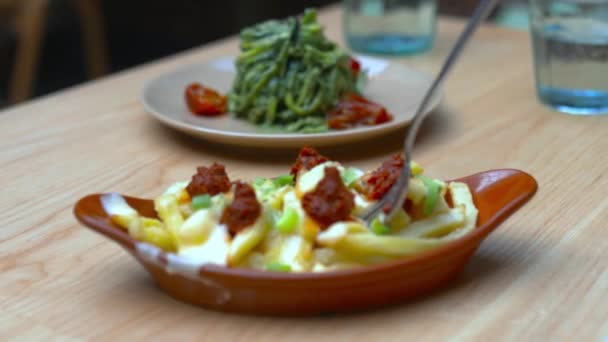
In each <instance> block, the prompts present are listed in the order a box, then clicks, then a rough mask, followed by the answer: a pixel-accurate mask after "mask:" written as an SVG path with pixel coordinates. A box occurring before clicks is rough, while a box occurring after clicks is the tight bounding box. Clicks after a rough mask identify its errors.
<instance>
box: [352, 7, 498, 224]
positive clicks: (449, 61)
mask: <svg viewBox="0 0 608 342" xmlns="http://www.w3.org/2000/svg"><path fill="white" fill-rule="evenodd" d="M497 2H498V0H481V1H480V2H479V4H478V5H477V7H476V8H475V11H474V12H473V15H472V16H471V19H469V22H468V23H467V26H466V27H465V29H464V31H462V33H461V34H460V37H458V40H457V41H456V44H454V47H453V48H452V51H450V54H449V55H448V57H447V58H446V60H445V62H444V63H443V66H442V67H441V70H440V71H439V74H438V75H437V77H436V78H435V80H433V83H432V84H431V87H430V88H429V89H428V90H427V92H426V94H425V95H424V98H423V100H422V102H421V103H420V105H419V107H418V109H417V110H416V115H415V116H414V119H413V120H412V123H411V125H410V128H409V129H408V132H407V135H406V138H405V141H404V145H403V153H404V155H405V163H404V165H403V172H402V173H401V175H400V176H399V178H398V179H397V181H396V182H395V184H393V186H392V187H391V188H390V190H389V191H388V192H387V193H386V195H385V196H384V197H383V198H382V199H381V200H380V201H378V202H377V203H376V204H375V205H373V206H372V207H371V208H369V209H368V210H367V211H365V212H364V213H363V214H362V215H360V218H361V219H363V220H364V221H365V222H366V223H367V224H368V225H369V224H371V221H372V220H374V219H375V218H379V219H380V220H381V222H383V223H386V222H388V221H390V220H391V219H392V218H393V216H394V215H395V214H396V213H397V212H398V210H399V208H401V207H402V206H403V202H404V201H405V198H406V196H407V190H408V185H409V184H408V183H409V179H410V161H411V153H412V148H413V147H414V142H415V140H416V135H417V134H418V129H419V128H420V124H421V123H422V121H423V119H424V118H425V116H426V115H425V114H426V106H427V105H428V102H429V101H430V100H431V99H432V98H433V95H434V94H435V91H436V90H437V89H438V88H439V86H440V85H441V83H442V82H443V80H444V79H445V77H446V76H447V74H448V72H449V71H450V69H451V67H452V66H453V65H454V64H455V63H456V60H457V59H458V57H459V56H460V53H461V52H462V50H464V47H465V45H466V43H467V42H468V41H469V38H471V36H472V35H473V33H474V32H475V30H476V29H477V27H478V26H479V24H480V23H482V22H483V21H484V20H485V19H486V18H487V17H488V15H489V14H490V12H491V11H492V9H493V8H494V6H495V5H496V3H497ZM388 208H390V209H388ZM387 209H388V210H387ZM381 213H384V214H385V215H380V214H381Z"/></svg>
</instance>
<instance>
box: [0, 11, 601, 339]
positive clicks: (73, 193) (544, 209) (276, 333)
mask: <svg viewBox="0 0 608 342" xmlns="http://www.w3.org/2000/svg"><path fill="white" fill-rule="evenodd" d="M320 20H321V21H322V22H323V23H324V24H325V25H326V26H327V33H328V34H329V36H330V37H331V38H333V39H337V40H340V41H341V40H342V35H341V32H340V27H341V24H340V12H339V11H338V10H337V9H336V8H330V9H328V10H325V11H324V12H323V13H322V15H321V18H320ZM462 25H463V22H462V21H460V20H454V19H448V18H443V19H442V20H441V22H440V32H439V36H438V39H437V42H436V46H435V48H434V49H433V50H432V52H430V53H428V54H425V55H420V56H416V57H411V58H407V59H403V63H406V64H408V65H411V66H414V67H417V68H420V69H423V70H426V71H429V72H434V71H435V70H436V69H437V68H438V67H439V65H440V63H441V61H442V59H443V57H444V56H445V54H446V52H447V51H448V49H449V48H450V47H451V44H452V42H453V41H454V40H455V38H456V36H457V35H458V33H459V31H460V29H461V28H462ZM236 52H237V41H236V40H235V39H233V38H231V39H227V40H224V41H220V42H216V43H213V44H210V45H207V46H204V47H201V48H196V49H193V50H191V51H187V52H184V53H182V54H179V55H176V56H172V57H169V58H166V59H163V60H160V61H157V62H154V63H151V64H148V65H144V66H141V67H138V68H135V69H132V70H129V71H126V72H123V73H120V74H117V75H114V76H110V77H106V78H103V79H101V80H99V81H95V82H91V83H88V84H85V85H83V86H80V87H76V88H73V89H69V90H67V91H63V92H60V93H57V94H53V95H51V96H48V97H45V98H42V99H39V100H37V101H33V102H29V103H25V104H23V105H20V106H17V107H14V108H11V109H9V110H7V111H4V112H0V167H1V168H0V184H1V185H2V189H1V190H0V272H1V273H0V340H7V339H8V338H21V339H31V340H39V341H46V340H51V339H57V340H82V339H87V340H88V339H95V340H116V339H121V340H127V339H129V340H148V339H150V338H154V339H164V340H178V341H182V340H194V339H197V340H218V341H233V340H243V341H244V340H281V341H300V340H305V341H324V340H328V341H367V340H381V341H389V340H396V341H407V340H420V341H433V340H455V341H458V340H479V341H488V340H491V341H495V340H511V341H524V340H527V341H541V340H542V341H544V340H564V341H570V340H575V339H577V340H581V341H602V340H604V339H605V338H606V336H608V305H607V304H608V270H607V267H608V231H607V230H606V222H607V221H608V198H607V197H608V196H606V195H607V193H608V192H607V189H608V175H607V171H608V153H607V152H608V116H604V117H574V116H568V115H564V114H559V113H556V112H553V111H550V110H548V109H546V108H544V107H542V106H541V105H540V104H539V103H538V102H537V100H536V98H535V94H534V87H533V72H532V65H531V60H532V59H531V52H530V42H529V38H528V35H527V34H526V33H524V32H515V31H509V30H504V29H499V28H495V27H491V26H485V27H483V28H482V29H481V31H479V32H478V34H477V35H476V38H475V40H474V41H473V42H472V44H470V46H469V48H468V50H467V51H466V52H465V56H464V57H463V58H462V60H461V61H460V62H459V64H458V65H457V67H456V68H455V70H454V72H453V74H452V75H451V77H450V78H449V80H448V82H447V83H446V89H445V94H446V96H445V99H444V102H443V104H442V105H441V107H440V109H439V110H437V111H436V112H435V113H434V114H433V115H432V116H431V117H429V118H428V119H427V122H426V123H425V125H424V127H423V131H422V133H421V136H420V138H419V140H418V143H417V146H416V151H415V157H416V159H417V160H418V161H419V162H421V163H422V164H424V165H425V166H426V169H427V172H428V173H429V174H430V175H431V176H434V177H441V178H455V177H459V176H462V175H467V174H471V173H474V172H476V171H481V170H486V169H492V168H504V167H510V168H519V169H523V170H525V171H527V172H529V173H531V174H533V175H534V176H535V177H536V179H537V180H538V182H539V184H540V190H539V192H538V193H537V195H536V196H535V197H534V198H533V199H532V201H531V202H530V203H529V204H528V205H526V206H525V207H524V208H523V209H521V210H520V211H519V212H517V213H516V214H515V215H514V216H513V217H511V218H510V219H509V220H508V221H507V222H505V223H504V224H503V225H502V226H501V227H500V228H499V229H498V231H497V232H495V233H494V234H493V235H492V236H490V238H489V239H488V240H487V241H486V242H485V243H484V244H483V245H482V248H481V250H480V251H479V252H478V253H477V254H476V255H475V256H474V258H473V260H472V262H471V263H470V264H469V266H468V267H467V268H466V271H465V273H464V274H463V275H462V276H461V277H460V279H459V281H458V282H457V283H456V285H454V286H452V287H451V288H449V289H447V290H444V291H441V292H439V293H436V294H433V295H431V296H428V297H425V298H422V299H419V300H415V301H413V302H410V303H407V304H405V305H398V306H392V307H389V308H386V309H382V310H376V311H371V312H367V313H362V314H356V315H335V316H323V317H316V318H308V319H286V318H272V317H252V316H240V315H231V314H223V313H218V312H213V311H207V310H204V309H200V308H197V307H193V306H189V305H186V304H183V303H180V302H177V301H175V300H173V299H171V298H170V297H168V296H167V295H165V294H164V293H163V292H161V291H160V290H159V289H158V288H157V287H156V286H155V285H154V283H153V282H152V281H151V279H150V278H149V276H148V275H147V273H146V272H145V271H144V270H143V269H141V268H140V266H139V265H138V264H136V263H135V262H134V261H133V260H132V259H131V258H130V257H128V256H127V254H126V253H125V252H124V251H123V250H121V249H120V248H119V247H118V246H117V245H115V244H113V243H112V242H110V241H109V240H106V239H105V238H103V237H101V236H100V235H96V234H93V233H91V231H89V230H88V229H85V228H83V227H82V226H80V225H79V224H78V223H77V222H76V220H75V219H74V217H73V216H72V211H71V210H72V206H73V204H74V202H75V201H76V199H77V198H80V197H82V196H83V195H85V194H88V193H94V192H108V191H119V192H122V193H125V194H132V195H134V196H138V197H151V196H154V195H156V194H158V193H159V192H160V191H162V190H163V189H164V188H165V187H167V186H168V185H169V184H171V183H172V182H174V181H175V180H179V179H187V178H188V177H189V176H190V175H191V174H192V172H193V170H194V168H195V166H197V165H201V164H207V163H210V162H212V161H219V162H222V163H224V164H226V165H227V168H228V170H229V174H230V176H231V177H233V178H238V177H247V178H248V177H252V176H254V175H261V176H269V175H275V174H278V173H282V172H284V170H286V169H287V167H288V165H289V164H290V162H291V160H292V159H293V157H294V155H295V151H286V152H276V151H266V150H252V149H250V150H244V149H236V148H232V147H224V146H218V145H212V144H209V143H205V142H201V141H198V140H194V139H192V138H188V137H185V136H183V135H181V134H179V133H176V132H173V131H172V130H170V129H168V128H165V127H163V126H161V125H160V124H159V123H157V122H156V121H154V120H153V119H151V118H150V117H149V116H147V115H146V114H145V113H144V112H143V109H142V107H141V105H140V104H139V102H138V95H139V92H140V89H141V86H142V84H143V83H144V82H145V81H146V80H147V79H149V78H151V77H154V76H156V75H158V74H159V73H161V72H165V71H169V70H171V69H173V68H175V67H177V66H180V65H182V64H185V63H196V62H199V61H203V60H207V59H210V58H214V57H218V56H223V55H226V54H234V53H236ZM402 133H403V132H399V133H396V134H393V135H389V136H385V137H382V138H381V139H377V140H374V141H370V142H369V144H366V146H365V148H362V146H361V145H360V144H359V145H356V146H348V145H346V146H341V147H336V148H329V149H323V150H322V152H323V153H325V154H327V155H329V156H331V157H334V158H336V159H339V160H342V161H344V162H345V163H346V164H348V165H356V166H359V167H362V168H371V167H374V166H375V165H377V164H378V163H379V162H380V161H381V160H382V159H383V158H386V157H387V156H388V155H389V154H391V153H393V152H395V151H397V150H398V149H399V147H400V144H401V143H400V138H401V136H400V134H402Z"/></svg>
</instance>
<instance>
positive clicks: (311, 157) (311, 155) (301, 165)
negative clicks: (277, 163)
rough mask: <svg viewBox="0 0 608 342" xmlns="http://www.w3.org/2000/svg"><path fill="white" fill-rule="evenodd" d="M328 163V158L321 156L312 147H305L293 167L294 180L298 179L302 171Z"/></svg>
mask: <svg viewBox="0 0 608 342" xmlns="http://www.w3.org/2000/svg"><path fill="white" fill-rule="evenodd" d="M326 161H328V159H327V157H325V156H323V155H321V154H320V153H319V152H317V150H315V149H314V148H312V147H309V146H305V147H303V148H302V149H301V150H300V153H299V154H298V157H297V158H296V161H295V163H293V165H292V166H291V174H292V175H293V177H294V179H295V178H297V177H298V173H299V172H300V170H302V169H304V170H310V169H312V168H313V167H315V166H317V165H319V164H323V163H325V162H326Z"/></svg>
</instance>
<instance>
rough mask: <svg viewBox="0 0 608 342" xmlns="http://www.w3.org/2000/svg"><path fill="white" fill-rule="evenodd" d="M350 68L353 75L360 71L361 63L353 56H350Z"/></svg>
mask: <svg viewBox="0 0 608 342" xmlns="http://www.w3.org/2000/svg"><path fill="white" fill-rule="evenodd" d="M350 70H352V72H353V74H354V75H355V77H357V76H359V72H360V71H361V63H359V61H358V60H356V59H354V58H352V57H351V58H350Z"/></svg>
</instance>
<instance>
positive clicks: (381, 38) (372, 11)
mask: <svg viewBox="0 0 608 342" xmlns="http://www.w3.org/2000/svg"><path fill="white" fill-rule="evenodd" d="M343 8H344V14H343V15H344V17H343V24H344V32H345V35H346V41H347V43H348V45H349V46H350V48H351V49H353V50H355V51H358V52H363V53H373V54H383V55H403V54H413V53H419V52H423V51H426V50H428V49H430V48H431V47H432V45H433V40H434V38H435V27H436V22H437V19H436V17H437V3H436V0H344V1H343Z"/></svg>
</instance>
